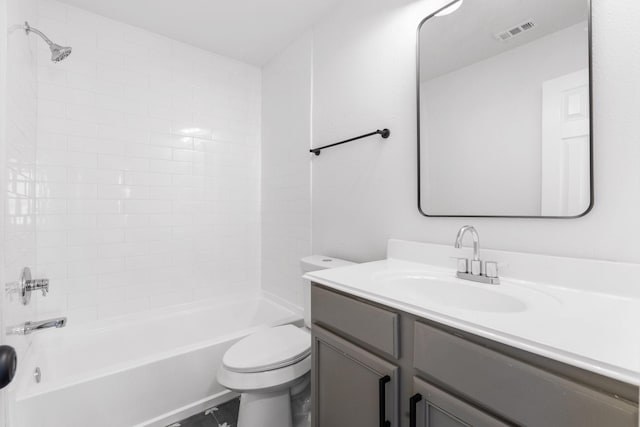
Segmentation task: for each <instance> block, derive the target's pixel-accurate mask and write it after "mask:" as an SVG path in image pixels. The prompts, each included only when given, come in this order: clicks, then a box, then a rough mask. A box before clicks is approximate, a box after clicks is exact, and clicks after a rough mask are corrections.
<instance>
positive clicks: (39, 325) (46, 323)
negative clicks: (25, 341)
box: [7, 317, 67, 335]
mask: <svg viewBox="0 0 640 427" xmlns="http://www.w3.org/2000/svg"><path fill="white" fill-rule="evenodd" d="M65 326H67V318H66V317H56V318H53V319H47V320H41V321H39V322H24V323H23V324H22V325H19V326H13V327H10V328H8V329H7V335H29V334H30V333H32V332H36V331H41V330H43V329H49V328H64V327H65Z"/></svg>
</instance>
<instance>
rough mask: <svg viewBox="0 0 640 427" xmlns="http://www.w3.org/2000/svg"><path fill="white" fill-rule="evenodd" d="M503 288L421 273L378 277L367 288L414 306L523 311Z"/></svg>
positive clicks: (486, 310) (520, 302)
mask: <svg viewBox="0 0 640 427" xmlns="http://www.w3.org/2000/svg"><path fill="white" fill-rule="evenodd" d="M500 286H503V285H485V284H477V283H472V282H469V284H467V283H464V282H463V281H462V280H460V279H455V278H449V277H437V276H430V275H427V274H421V273H404V274H391V275H380V276H378V277H376V278H375V279H374V280H373V281H372V283H371V287H370V288H369V289H370V290H371V291H374V292H379V293H382V294H386V295H391V294H402V297H403V299H405V300H411V301H412V304H414V305H417V306H430V305H433V304H437V305H446V306H449V307H452V308H458V309H462V310H469V311H482V312H494V313H514V312H520V311H525V310H527V308H528V306H527V304H526V303H525V302H524V301H522V300H521V299H519V298H517V297H515V296H512V295H508V294H506V293H504V292H503V289H500Z"/></svg>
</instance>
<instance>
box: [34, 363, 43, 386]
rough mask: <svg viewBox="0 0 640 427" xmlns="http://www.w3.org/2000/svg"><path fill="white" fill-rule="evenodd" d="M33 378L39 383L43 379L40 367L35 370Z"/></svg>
mask: <svg viewBox="0 0 640 427" xmlns="http://www.w3.org/2000/svg"><path fill="white" fill-rule="evenodd" d="M33 378H34V379H35V380H36V382H37V383H40V381H42V371H40V367H38V366H36V369H35V370H34V371H33Z"/></svg>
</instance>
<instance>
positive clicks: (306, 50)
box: [261, 33, 312, 306]
mask: <svg viewBox="0 0 640 427" xmlns="http://www.w3.org/2000/svg"><path fill="white" fill-rule="evenodd" d="M311 46H312V45H311V34H310V33H307V34H306V35H305V36H304V37H302V38H300V39H299V40H298V41H297V42H295V43H294V44H292V45H291V46H289V47H288V48H287V49H285V50H284V51H283V52H281V53H280V54H279V55H278V56H277V57H276V58H275V59H273V60H272V61H271V62H270V63H269V64H267V65H266V66H265V67H263V70H262V180H261V183H262V227H261V230H262V277H261V278H262V288H263V289H264V290H266V291H268V292H271V293H273V294H275V295H278V296H279V297H282V298H285V299H287V300H289V301H290V302H292V303H294V304H296V305H298V306H302V304H303V299H302V287H301V286H300V282H301V279H300V264H299V261H300V258H302V257H304V256H307V255H309V254H310V253H311V186H310V178H311V164H310V162H309V153H308V151H307V150H308V148H309V146H310V139H311V67H312V62H311Z"/></svg>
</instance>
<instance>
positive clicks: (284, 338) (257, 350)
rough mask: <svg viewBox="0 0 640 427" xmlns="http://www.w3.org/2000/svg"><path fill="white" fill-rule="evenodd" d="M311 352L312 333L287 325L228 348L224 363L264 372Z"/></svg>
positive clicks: (299, 358)
mask: <svg viewBox="0 0 640 427" xmlns="http://www.w3.org/2000/svg"><path fill="white" fill-rule="evenodd" d="M310 352H311V338H310V336H309V333H308V332H307V331H304V330H302V329H300V328H297V327H295V326H293V325H284V326H277V327H275V328H270V329H266V330H264V331H260V332H256V333H254V334H251V335H249V336H248V337H246V338H243V339H241V340H240V341H238V342H237V343H235V344H234V345H232V346H231V348H230V349H229V350H227V352H226V353H225V354H224V357H223V358H222V363H223V364H224V366H225V367H226V368H227V369H229V370H231V371H235V372H264V371H271V370H274V369H278V368H283V367H285V366H289V365H293V364H294V363H297V362H299V361H300V360H302V359H304V358H305V357H307V356H308V355H309V353H310Z"/></svg>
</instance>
